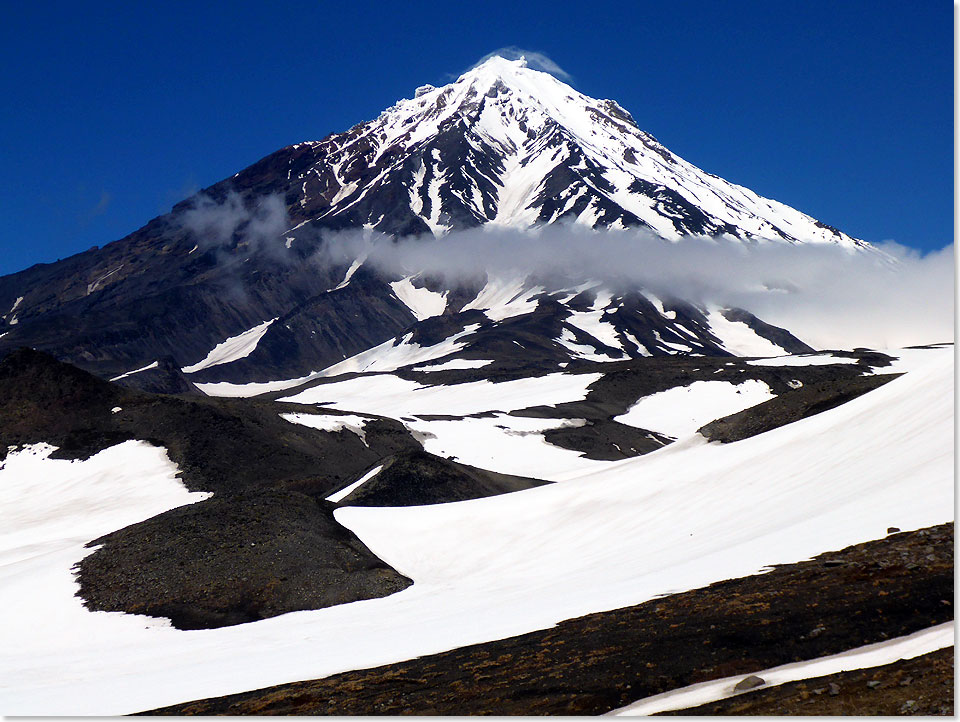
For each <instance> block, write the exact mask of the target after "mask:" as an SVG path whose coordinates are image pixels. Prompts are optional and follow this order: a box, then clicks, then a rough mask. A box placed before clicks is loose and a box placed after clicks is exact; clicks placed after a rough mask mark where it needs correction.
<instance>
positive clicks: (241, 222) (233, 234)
mask: <svg viewBox="0 0 960 722" xmlns="http://www.w3.org/2000/svg"><path fill="white" fill-rule="evenodd" d="M179 222H180V224H181V226H182V227H184V228H185V229H187V230H188V231H190V232H191V233H192V234H193V235H194V237H195V238H196V242H197V244H198V245H199V246H200V247H201V248H203V249H208V248H212V247H219V248H222V249H225V248H235V247H236V248H244V249H245V250H247V251H249V252H255V251H258V250H264V251H266V252H268V253H272V254H274V255H276V256H278V257H279V256H280V255H281V254H280V252H279V250H278V249H280V248H283V243H282V242H281V236H282V235H283V233H284V231H285V230H286V229H287V228H289V227H290V218H289V216H288V215H287V207H286V205H285V203H284V201H283V197H282V196H280V195H278V194H271V195H266V196H261V197H260V198H258V199H257V200H256V202H249V201H245V200H244V198H243V197H242V196H241V195H240V194H239V193H236V192H235V191H230V192H228V193H227V195H226V196H225V197H224V198H223V200H214V199H213V198H211V197H210V196H209V195H206V194H203V193H201V194H199V195H197V196H195V197H194V198H193V199H192V207H190V208H188V209H186V210H184V211H182V212H181V214H180V216H179Z"/></svg>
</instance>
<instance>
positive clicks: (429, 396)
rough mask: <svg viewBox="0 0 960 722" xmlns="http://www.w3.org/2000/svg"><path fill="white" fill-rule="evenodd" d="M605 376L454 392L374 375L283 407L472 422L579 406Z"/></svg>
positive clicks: (305, 394)
mask: <svg viewBox="0 0 960 722" xmlns="http://www.w3.org/2000/svg"><path fill="white" fill-rule="evenodd" d="M601 376H602V374H562V373H557V374H549V375H547V376H540V377H535V378H524V379H516V380H514V381H504V382H501V383H496V384H495V383H492V382H490V381H471V382H468V383H463V384H455V385H453V386H423V385H421V384H418V383H417V382H415V381H407V380H406V379H401V378H399V377H397V376H391V375H388V374H382V375H370V376H363V377H357V378H352V379H348V380H346V381H334V382H332V383H329V384H322V385H320V386H314V387H313V388H309V389H306V390H304V391H301V392H300V393H298V394H294V395H293V396H285V397H283V398H281V399H279V400H280V401H289V402H291V403H299V404H323V405H325V406H327V407H329V408H334V409H339V410H343V411H356V412H360V413H370V414H378V415H381V416H390V417H392V418H395V419H401V418H405V417H411V416H416V415H418V414H446V415H451V416H466V415H467V414H476V413H483V412H486V411H515V410H516V409H523V408H526V407H528V406H538V405H541V404H557V403H561V402H564V401H578V400H581V399H583V398H585V397H586V395H587V387H588V386H589V385H590V384H592V383H593V382H594V381H596V380H598V379H599V378H600V377H601Z"/></svg>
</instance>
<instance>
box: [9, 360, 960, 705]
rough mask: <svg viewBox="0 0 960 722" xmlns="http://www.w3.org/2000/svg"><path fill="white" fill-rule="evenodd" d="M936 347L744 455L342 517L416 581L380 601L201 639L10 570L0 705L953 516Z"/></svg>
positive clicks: (266, 668) (235, 668) (313, 661)
mask: <svg viewBox="0 0 960 722" xmlns="http://www.w3.org/2000/svg"><path fill="white" fill-rule="evenodd" d="M925 353H926V359H925V360H924V361H923V363H918V364H917V366H916V369H915V370H913V371H912V372H910V373H908V374H906V375H905V376H903V377H901V378H899V379H896V380H894V381H891V382H890V383H888V384H886V385H884V386H882V387H881V388H879V389H877V390H875V391H872V392H870V393H868V394H866V395H864V396H861V397H859V398H857V399H854V400H853V401H851V402H849V403H847V404H844V405H842V406H840V407H838V408H836V409H832V410H830V411H827V412H824V413H822V414H820V415H817V416H814V417H811V418H808V419H804V420H802V421H799V422H797V423H794V424H790V425H788V426H784V427H781V428H778V429H775V430H773V431H770V432H767V433H765V434H762V435H760V436H756V437H753V438H750V439H745V440H743V441H740V442H736V443H733V444H727V445H720V444H708V443H706V442H705V441H704V440H703V439H702V438H699V437H697V436H691V437H688V438H686V439H682V440H680V441H679V442H677V443H676V444H673V445H671V446H668V447H665V448H664V449H662V450H660V451H657V452H654V453H652V454H649V455H647V456H643V457H638V458H634V459H627V460H624V461H620V462H612V463H607V464H605V465H604V466H603V467H602V468H598V469H597V470H594V471H589V472H586V473H584V472H583V471H572V472H571V473H570V478H569V479H568V480H567V481H566V482H565V483H563V484H554V485H548V486H544V487H538V488H535V489H530V490H528V491H523V492H518V493H514V494H507V495H503V496H498V497H491V498H485V499H476V500H471V501H465V502H458V503H453V504H442V505H436V506H426V507H405V508H394V509H386V508H359V507H354V508H350V507H347V508H342V509H340V510H338V511H337V512H336V514H337V518H338V520H340V521H341V522H342V523H343V524H345V525H346V526H348V527H349V528H351V529H352V530H354V531H355V532H356V533H357V534H358V535H359V536H360V538H361V539H362V540H363V541H364V542H365V543H366V544H367V545H368V546H369V547H370V548H371V549H372V550H373V552H374V553H376V554H377V555H378V556H380V557H381V558H383V559H384V560H385V561H386V562H387V563H389V564H391V565H393V566H394V567H395V568H396V569H398V570H399V571H400V572H402V573H403V574H406V575H408V576H410V577H411V578H413V579H414V581H415V583H414V585H413V586H411V587H409V588H408V589H406V590H404V591H402V592H400V593H398V594H394V595H392V596H390V597H386V598H383V599H374V600H367V601H362V602H355V603H352V604H346V605H341V606H338V607H331V608H328V609H322V610H316V611H307V612H296V613H291V614H286V615H283V616H280V617H274V618H272V619H267V620H263V621H259V622H255V623H251V624H244V625H239V626H235V627H226V628H220V629H213V630H203V631H189V632H188V631H179V630H175V629H173V628H170V627H164V626H162V625H159V624H157V623H156V622H155V621H152V620H148V619H146V618H143V617H135V616H130V615H122V614H102V613H99V614H91V613H87V612H83V610H82V608H80V607H79V603H78V602H77V600H76V599H75V598H73V597H72V589H70V588H68V587H67V585H60V586H58V587H52V586H51V585H50V584H49V583H47V582H46V580H45V575H47V574H48V571H47V570H49V569H53V568H54V567H55V566H56V564H57V563H59V564H60V566H59V567H58V568H57V570H58V573H59V574H61V575H64V574H67V573H68V569H69V565H70V564H72V563H73V562H75V561H76V558H75V557H72V556H64V557H63V558H62V559H58V560H56V561H49V562H48V561H45V560H44V559H43V558H38V557H29V556H23V558H14V559H9V560H8V562H7V563H6V564H5V565H4V567H3V574H4V578H5V580H7V581H5V583H4V587H3V589H4V597H3V600H4V606H3V609H2V615H3V618H4V620H5V622H6V620H11V621H10V622H6V623H7V624H8V625H11V626H15V628H16V630H20V629H23V630H31V631H32V633H19V631H18V634H17V640H16V641H17V643H16V644H10V643H8V644H6V645H4V648H3V650H2V652H0V680H2V681H0V684H2V685H3V687H2V692H0V710H2V711H3V712H4V713H6V714H44V715H61V714H70V715H78V714H98V715H109V714H121V713H128V712H135V711H140V710H145V709H150V708H153V707H158V706H162V705H167V704H173V703H176V702H182V701H185V700H190V699H197V698H201V697H209V696H216V695H223V694H229V693H234V692H240V691H244V690H249V689H256V688H260V687H265V686H268V685H272V684H277V683H281V682H287V681H294V680H299V679H312V678H317V677H324V676H327V675H329V674H333V673H336V672H340V671H344V670H349V669H358V668H367V667H373V666H377V665H380V664H385V663H389V662H395V661H401V660H404V659H410V658H412V657H415V656H419V655H424V654H430V653H435V652H440V651H444V650H447V649H451V648H454V647H459V646H463V645H467V644H473V643H478V642H483V641H489V640H493V639H499V638H503V637H508V636H512V635H516V634H520V633H524V632H528V631H531V630H534V629H540V628H546V627H549V626H551V625H552V624H555V623H556V622H558V621H561V620H563V619H568V618H571V617H575V616H579V615H582V614H585V613H589V612H595V611H602V610H608V609H615V608H617V607H620V606H624V605H629V604H636V603H639V602H643V601H645V600H648V599H651V598H654V597H656V596H657V595H661V594H667V593H671V592H676V591H682V590H687V589H693V588H697V587H701V586H704V585H706V584H709V583H711V582H714V581H718V580H721V579H726V578H731V577H739V576H744V575H748V574H753V573H757V572H759V571H761V570H762V569H763V568H764V567H766V566H768V565H771V564H778V563H781V564H782V563H790V562H795V561H799V560H802V559H806V558H809V557H811V556H813V555H815V554H818V553H820V552H824V551H828V550H833V549H840V548H843V547H845V546H847V545H850V544H854V543H857V542H862V541H866V540H869V539H875V538H879V537H882V536H884V535H885V533H886V529H887V527H889V526H896V527H899V528H901V529H903V530H910V529H915V528H920V527H925V526H929V525H932V524H937V523H942V522H945V521H948V520H950V519H952V518H953V352H952V349H949V348H948V349H945V350H937V351H929V352H925ZM318 388H322V387H318ZM521 405H526V404H521ZM355 410H359V409H355ZM105 453H106V452H105ZM47 478H48V479H50V478H54V477H52V476H48V477H47ZM0 488H2V484H0ZM78 503H80V502H79V501H78ZM51 518H52V516H51ZM98 533H101V532H98ZM11 579H15V580H16V581H17V587H16V591H17V594H16V595H15V597H14V598H12V599H11V598H10V595H9V594H8V593H7V590H8V589H9V588H10V581H9V580H11ZM45 595H46V599H45V601H43V603H40V602H37V603H36V604H34V603H33V602H34V601H35V600H41V599H44V596H45ZM17 600H20V601H19V602H17ZM14 604H16V606H13V605H14ZM11 608H13V609H15V612H13V613H11V612H10V611H9V610H10V609H11ZM70 610H72V611H70ZM67 611H69V618H67V615H66V613H67ZM13 631H14V630H11V632H9V633H8V634H10V633H12V632H13Z"/></svg>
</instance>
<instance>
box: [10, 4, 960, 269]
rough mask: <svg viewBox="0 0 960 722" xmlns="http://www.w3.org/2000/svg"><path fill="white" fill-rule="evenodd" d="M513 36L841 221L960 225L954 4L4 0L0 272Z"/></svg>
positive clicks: (859, 225) (861, 227) (99, 231)
mask: <svg viewBox="0 0 960 722" xmlns="http://www.w3.org/2000/svg"><path fill="white" fill-rule="evenodd" d="M91 5H94V4H91ZM509 45H514V46H519V47H523V48H529V49H533V50H538V51H540V52H543V53H545V54H546V55H548V56H550V57H551V58H552V59H553V60H554V61H555V62H556V63H557V64H559V65H560V66H561V67H562V68H564V69H565V70H566V71H567V72H568V73H570V74H571V75H572V76H573V78H574V81H573V85H575V87H577V88H578V89H579V90H581V91H582V92H584V93H586V94H588V95H592V96H594V97H601V98H603V97H609V98H614V99H616V100H618V101H619V102H620V104H621V105H623V106H624V107H625V108H627V110H629V111H631V113H632V114H633V116H634V117H635V118H636V120H637V122H638V124H639V125H640V127H641V128H643V129H644V130H647V131H649V132H650V133H652V134H653V135H655V136H656V137H657V138H658V139H659V140H660V141H661V142H662V143H664V144H665V145H666V146H667V147H668V148H670V149H671V150H673V151H674V152H675V153H677V154H678V155H680V156H682V157H684V158H686V159H687V160H689V161H690V162H692V163H694V164H695V165H698V166H699V167H701V168H703V169H705V170H707V171H710V172H712V173H715V174H717V175H720V176H722V177H724V178H726V179H728V180H731V181H733V182H735V183H739V184H741V185H745V186H747V187H749V188H752V189H753V190H755V191H757V192H758V193H760V194H762V195H765V196H768V197H771V198H775V199H777V200H780V201H783V202H784V203H787V204H789V205H792V206H794V207H796V208H798V209H800V210H802V211H804V212H806V213H809V214H810V215H812V216H814V217H816V218H819V219H820V220H822V221H824V222H826V223H829V224H831V225H835V226H837V227H839V228H841V229H843V230H844V231H846V232H848V233H850V234H851V235H854V236H857V237H860V238H865V239H867V240H869V241H879V240H885V239H895V240H897V241H899V242H900V243H903V244H906V245H910V246H914V247H917V248H920V249H932V248H940V247H943V246H944V245H947V244H949V243H951V242H952V240H953V6H952V4H950V3H947V2H945V1H944V0H928V1H925V2H920V3H906V2H902V1H898V2H884V1H878V0H871V1H869V2H867V1H866V0H864V1H863V2H843V1H839V2H838V1H836V0H834V1H831V2H826V1H823V2H821V1H819V0H804V2H773V1H771V0H764V1H762V2H746V1H737V0H731V2H714V1H708V0H698V1H696V2H693V1H689V0H688V1H686V2H683V1H675V2H672V3H664V2H646V1H644V2H640V1H637V2H619V3H605V2H599V1H597V0H592V1H591V2H576V3H573V2H570V3H567V2H558V1H557V0H553V1H551V2H516V1H515V0H511V1H510V2H483V3H458V2H443V3H439V2H438V3H417V2H404V3H386V2H364V1H359V0H351V2H343V3H333V2H312V3H309V2H300V3H292V2H282V1H281V0H273V1H272V2H269V3H265V2H239V1H238V2H233V3H230V4H227V3H195V2H189V3H188V2H165V3H146V2H144V3H138V2H133V3H131V2H124V3H116V4H109V3H96V4H95V6H88V4H85V3H76V2H71V3H43V4H41V3H7V4H6V7H5V12H4V18H3V23H2V27H0V67H2V68H3V69H4V70H3V73H2V74H0V90H2V97H3V98H4V106H5V107H4V112H3V113H0V138H2V143H0V178H2V188H3V192H2V193H0V217H2V231H0V232H2V235H0V251H2V254H0V274H3V273H9V272H13V271H16V270H19V269H21V268H25V267H27V266H29V265H31V264H33V263H36V262H47V261H53V260H56V259H57V258H59V257H65V256H67V255H70V254H72V253H76V252H78V251H81V250H85V249H86V248H88V247H90V246H91V245H94V244H97V245H103V244H105V243H107V242H109V241H112V240H116V239H118V238H121V237H123V236H124V235H126V234H127V233H130V232H131V231H133V230H135V229H136V228H138V227H139V226H141V225H143V224H144V223H146V222H147V221H148V220H150V219H151V218H153V217H154V216H156V215H159V214H160V213H163V212H165V211H167V210H169V208H170V206H171V205H173V204H174V203H175V202H177V201H179V200H181V199H183V198H184V197H186V196H187V195H189V194H190V193H191V192H192V191H194V190H196V189H198V188H200V187H204V186H207V185H210V184H212V183H215V182H216V181H218V180H220V179H222V178H224V177H226V176H229V175H232V174H233V173H235V172H237V171H238V170H240V169H241V168H243V167H245V166H247V165H249V164H251V163H253V162H255V161H256V160H258V159H259V158H261V157H263V156H264V155H267V154H268V153H271V152H272V151H274V150H276V149H278V148H280V147H282V146H285V145H288V144H290V143H295V142H297V141H301V140H313V139H318V138H321V137H323V136H324V135H326V134H327V133H330V132H333V131H341V130H345V129H347V128H348V127H350V126H351V125H353V124H354V123H356V122H359V121H361V120H368V119H371V118H373V117H375V116H376V115H377V114H378V113H379V111H381V110H382V109H384V108H385V107H387V106H389V105H391V104H392V103H393V102H394V101H395V100H397V99H399V98H401V97H410V96H411V95H412V93H413V90H414V88H415V87H416V86H418V85H421V84H424V83H432V84H434V85H439V84H442V83H444V82H448V81H449V79H450V77H451V76H456V75H457V74H459V73H460V72H462V71H464V70H465V69H467V68H468V67H469V66H470V65H472V64H473V63H474V62H475V61H476V60H478V59H479V58H480V57H481V56H483V55H485V54H487V53H488V52H490V51H491V50H494V49H496V48H499V47H503V46H509Z"/></svg>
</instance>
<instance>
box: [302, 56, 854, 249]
mask: <svg viewBox="0 0 960 722" xmlns="http://www.w3.org/2000/svg"><path fill="white" fill-rule="evenodd" d="M294 149H295V151H294V152H291V153H290V158H289V168H288V170H289V171H290V174H289V180H290V188H289V190H288V195H287V200H288V201H293V202H294V203H292V204H293V205H298V206H299V208H298V210H299V211H302V215H304V216H306V217H307V218H309V219H310V220H311V221H314V222H316V223H319V224H321V225H324V226H331V225H332V226H337V227H340V226H361V225H362V226H365V227H368V228H374V229H376V230H379V231H383V232H385V233H390V234H400V235H406V234H419V233H427V232H432V233H433V234H434V235H442V234H444V233H446V232H448V231H450V230H454V229H460V228H466V227H471V226H476V225H482V224H487V223H491V224H496V225H502V226H510V227H515V228H529V227H531V226H535V225H541V224H548V223H555V222H558V221H567V222H570V221H572V222H575V223H578V224H582V225H585V226H589V227H594V228H600V227H603V228H624V227H642V228H647V229H649V230H651V231H652V232H654V233H655V234H657V235H659V236H661V237H663V238H667V239H676V238H679V237H681V236H684V235H707V236H726V237H731V238H739V239H774V240H784V241H788V242H798V241H812V242H830V243H839V244H842V245H844V246H851V247H852V246H856V245H859V244H860V242H859V241H856V240H854V239H852V238H850V237H849V236H847V235H846V234H843V233H841V232H840V231H838V230H836V229H834V228H831V227H830V226H827V225H825V224H822V223H820V222H818V221H816V220H814V219H813V218H810V217H809V216H807V215H805V214H803V213H800V212H799V211H796V210H794V209H793V208H790V207H789V206H786V205H784V204H782V203H779V202H777V201H773V200H769V199H766V198H763V197H761V196H759V195H757V194H756V193H754V192H752V191H750V190H748V189H746V188H743V187H741V186H738V185H735V184H733V183H729V182H727V181H725V180H723V179H721V178H718V177H717V176H715V175H712V174H710V173H706V172H704V171H702V170H700V169H699V168H697V167H695V166H693V165H691V164H690V163H688V162H687V161H685V160H683V159H682V158H680V157H678V156H676V155H675V154H673V153H671V152H670V151H669V150H668V149H667V148H665V147H664V146H663V145H661V144H660V143H659V142H658V141H657V139H656V138H654V137H653V136H652V135H650V134H649V133H646V132H644V131H643V130H641V129H640V128H639V127H638V126H637V124H636V122H635V121H634V119H633V117H632V116H631V115H630V113H628V112H627V111H626V110H624V109H623V108H622V107H621V106H620V105H618V104H617V103H616V101H613V100H597V99H594V98H590V97H589V96H586V95H584V94H583V93H580V92H578V91H576V90H574V89H573V88H572V87H570V86H569V85H566V84H564V83H563V82H561V81H560V80H558V79H557V78H555V77H553V76H551V75H549V74H548V73H545V72H541V71H538V70H533V69H531V68H528V67H526V62H525V60H524V59H523V58H522V57H521V58H520V59H518V60H507V59H505V58H502V57H498V56H493V57H491V58H489V59H487V60H486V61H485V62H483V63H481V64H480V65H478V66H476V67H474V68H472V69H471V70H469V71H467V72H466V73H464V74H463V75H461V76H460V77H459V78H458V79H457V80H456V81H455V82H453V83H451V84H449V85H446V86H443V87H441V88H434V87H433V86H429V85H426V86H422V87H420V88H418V89H417V90H416V93H415V94H414V97H413V98H412V99H406V100H401V101H399V102H398V103H396V104H395V105H394V106H392V107H391V108H388V109H387V110H386V111H384V112H383V113H382V114H381V115H380V116H379V117H378V118H377V119H376V120H373V121H371V122H368V123H361V124H359V125H357V126H355V127H353V128H351V129H350V130H349V131H348V132H346V133H342V134H336V135H331V136H329V137H327V138H325V139H324V140H322V141H318V142H313V143H307V144H302V145H298V146H294ZM304 156H308V158H309V160H308V159H307V158H304ZM305 161H306V162H305ZM307 218H304V220H306V219H307Z"/></svg>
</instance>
